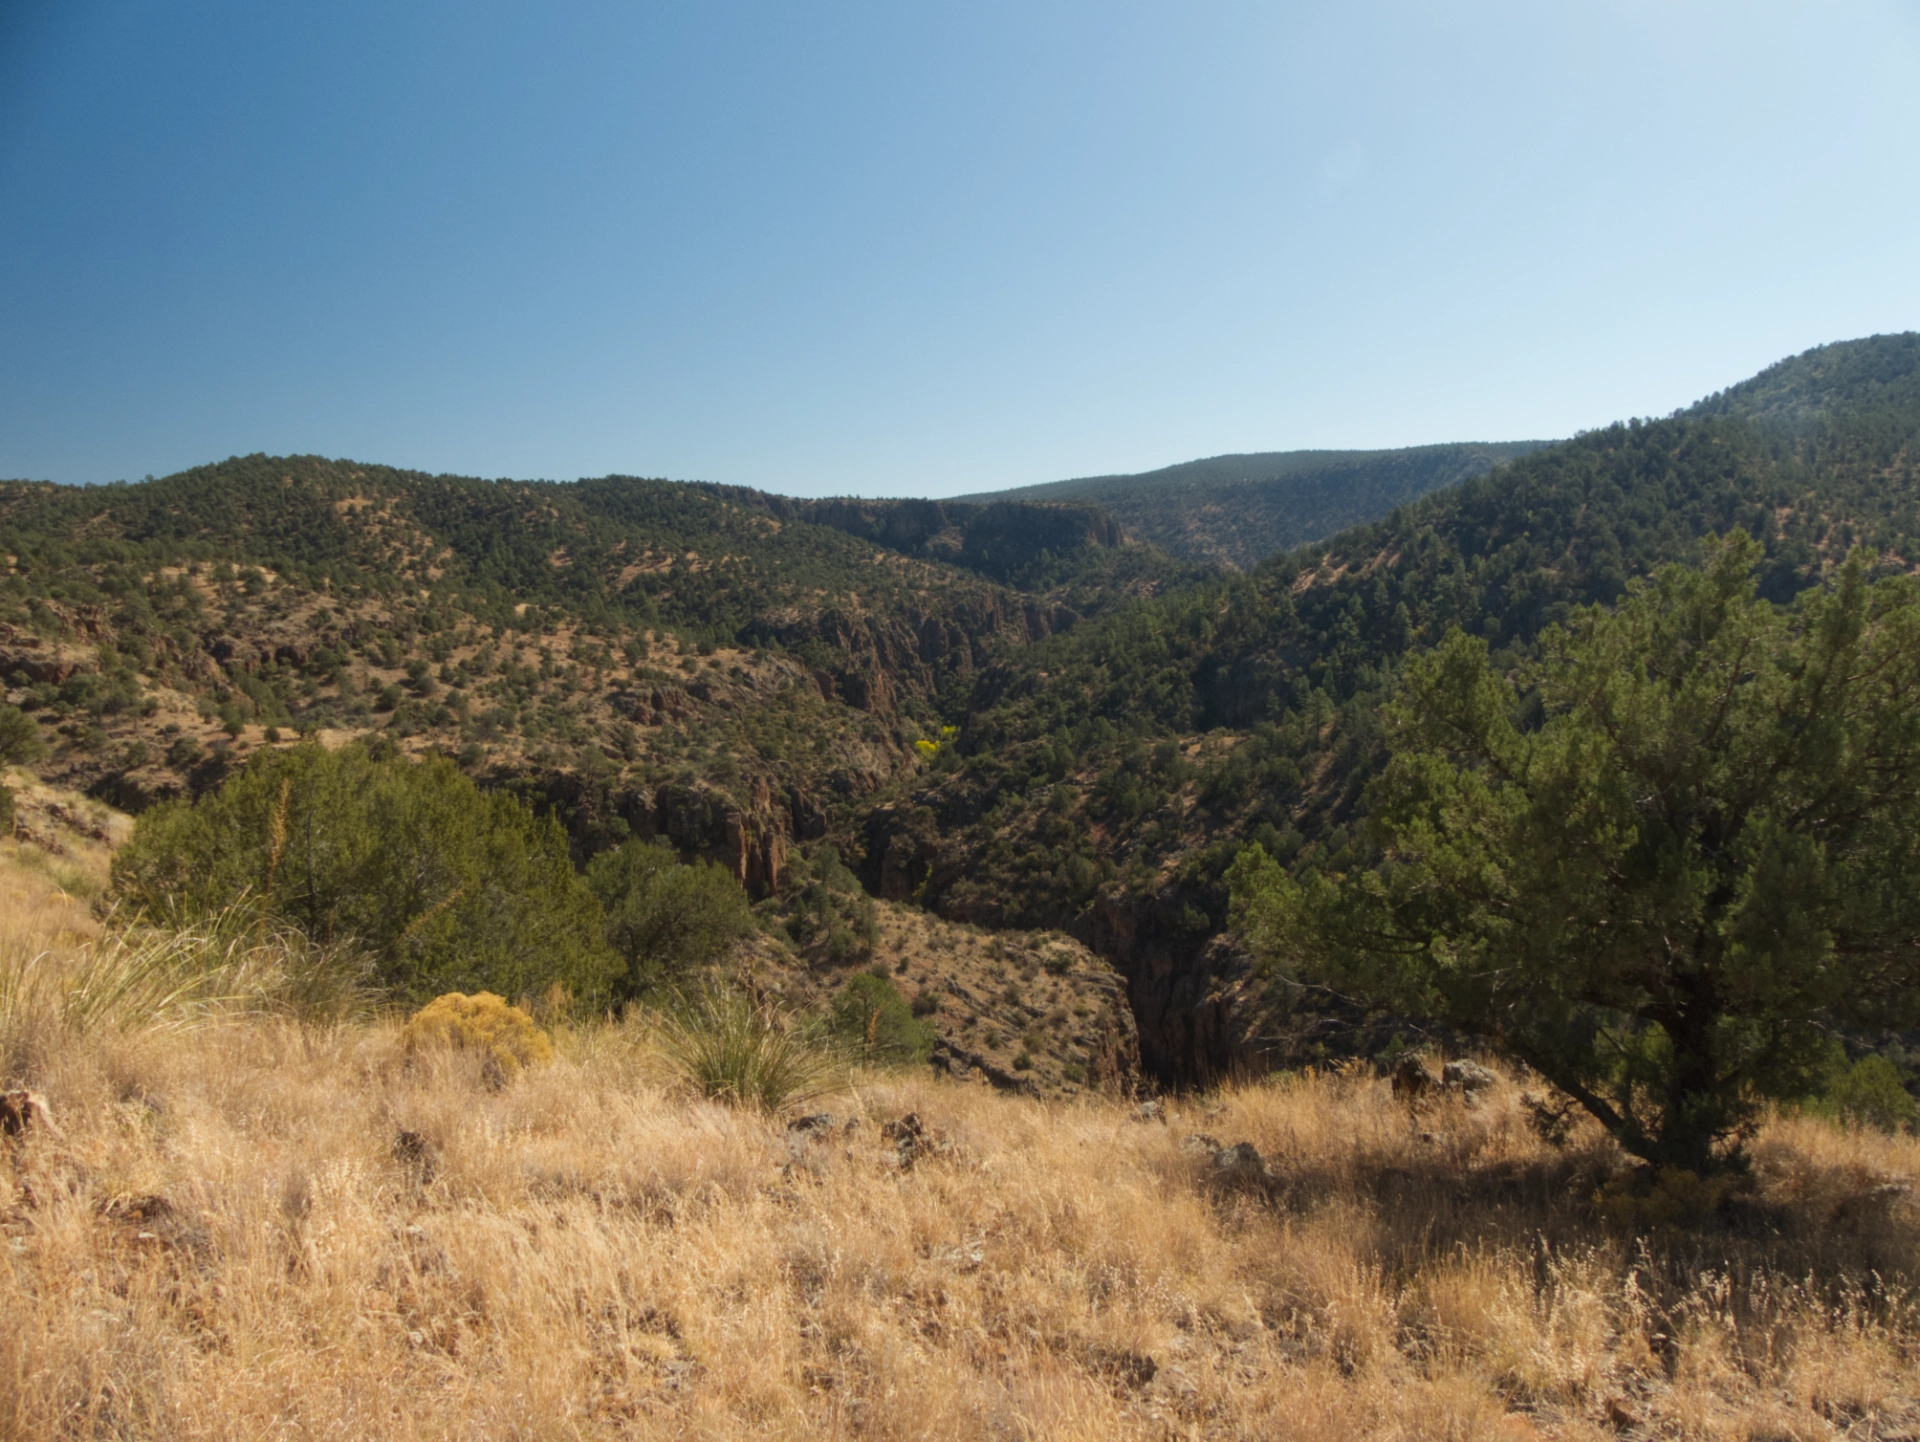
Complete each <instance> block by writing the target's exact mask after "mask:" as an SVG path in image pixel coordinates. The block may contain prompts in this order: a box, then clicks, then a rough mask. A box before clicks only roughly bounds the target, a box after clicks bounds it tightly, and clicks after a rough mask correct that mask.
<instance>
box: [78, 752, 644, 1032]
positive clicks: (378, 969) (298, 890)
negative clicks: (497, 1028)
mask: <svg viewBox="0 0 1920 1442" xmlns="http://www.w3.org/2000/svg"><path fill="white" fill-rule="evenodd" d="M113 881H114V885H115V887H116V888H117V889H118V890H119V891H120V893H121V894H122V895H123V896H125V897H126V898H127V899H128V900H129V901H130V902H131V903H132V904H133V905H135V906H136V907H138V908H140V909H142V910H144V911H146V912H147V913H149V914H152V915H161V916H172V917H175V918H177V919H179V918H184V919H189V920H190V919H192V918H194V917H199V916H204V915H208V914H211V913H217V912H220V911H222V910H225V909H228V908H231V907H234V906H237V905H249V906H253V907H256V908H263V909H264V910H266V911H267V912H268V913H270V914H271V915H272V916H274V917H276V918H280V919H282V920H283V921H284V922H286V923H289V924H291V925H293V926H295V927H297V928H299V929H300V930H301V931H303V932H305V933H306V935H308V936H310V937H312V938H313V939H314V940H315V941H317V942H320V943H322V944H325V945H333V944H336V943H339V942H342V941H347V940H352V941H355V942H357V943H358V944H359V945H360V946H361V947H363V948H364V949H365V951H366V952H367V953H368V954H369V956H370V957H371V959H372V962H373V966H374V980H375V981H376V982H377V983H378V984H379V985H381V986H383V987H385V988H387V989H388V990H390V991H392V992H394V993H397V994H399V995H401V996H405V997H410V998H415V999H419V1000H424V999H426V998H428V997H431V996H435V995H438V994H440V993H442V992H447V991H472V992H477V991H497V992H500V993H503V994H505V995H509V996H517V995H522V994H538V993H540V992H542V991H544V990H545V989H546V988H547V987H548V986H550V985H552V984H553V983H555V982H558V983H561V984H562V985H565V986H566V987H568V988H569V989H571V990H572V991H573V992H574V993H575V995H577V996H580V997H581V998H582V999H583V1000H588V1001H591V1000H593V999H596V998H598V997H603V996H604V995H605V994H606V992H607V989H608V984H609V982H610V981H611V979H612V974H613V972H614V970H615V968H616V965H617V963H616V961H615V959H614V957H613V956H612V954H611V953H610V952H609V951H608V949H607V946H606V942H605V941H604V940H603V939H602V937H601V935H600V907H599V903H598V901H596V900H595V898H594V895H593V893H592V891H590V890H589V889H588V887H587V886H586V884H585V883H584V882H583V881H581V879H580V878H579V877H578V876H577V875H576V874H575V873H574V870H573V866H572V863H571V861H570V860H569V858H568V854H567V841H566V835H565V833H564V832H562V831H561V829H560V825H559V823H558V822H557V821H555V820H554V819H553V818H551V817H547V818H540V817H536V816H535V815H534V814H533V813H532V811H531V810H529V809H528V807H527V806H526V805H525V804H524V803H523V802H521V801H519V800H517V799H515V798H513V797H511V796H506V795H501V794H497V793H492V794H490V793H486V792H482V791H480V790H479V789H478V788H477V787H475V786H474V784H473V783H472V782H471V781H469V780H468V779H467V778H466V777H465V776H463V775H462V774H461V773H460V770H459V768H458V767H456V766H455V765H454V764H453V763H452V762H451V761H448V760H446V759H444V758H439V757H435V758H430V759H428V760H426V761H423V762H420V763H417V764H416V763H413V762H409V761H407V760H406V759H405V758H403V757H398V756H394V755H391V754H386V755H381V754H378V753H377V752H376V751H375V750H374V749H373V748H370V747H368V746H366V745H354V746H348V747H344V748H342V749H341V750H339V751H335V752H329V751H326V750H324V749H322V748H321V746H320V745H319V744H318V743H317V742H312V741H308V742H303V743H301V744H300V745H298V746H294V747H292V748H289V749H287V750H282V751H271V752H263V753H261V754H260V755H257V756H256V757H254V759H253V761H252V762H251V763H250V764H249V765H248V766H247V767H246V769H245V770H243V771H241V772H239V773H238V774H236V775H234V776H232V777H230V778H229V779H228V780H227V781H226V782H225V784H223V785H222V786H221V787H220V788H219V789H218V790H217V791H214V792H211V793H209V794H208V795H206V796H203V797H202V798H200V800H199V801H198V802H197V803H188V802H184V801H179V802H168V803H164V804H162V805H160V806H156V807H154V808H152V809H151V810H149V811H147V812H145V813H144V814H143V815H142V816H141V817H140V820H139V822H138V824H137V825H136V827H135V829H134V834H133V838H132V840H130V841H129V842H128V843H127V844H126V845H125V846H124V847H122V848H121V850H120V853H119V855H118V856H117V857H115V859H114V864H113Z"/></svg>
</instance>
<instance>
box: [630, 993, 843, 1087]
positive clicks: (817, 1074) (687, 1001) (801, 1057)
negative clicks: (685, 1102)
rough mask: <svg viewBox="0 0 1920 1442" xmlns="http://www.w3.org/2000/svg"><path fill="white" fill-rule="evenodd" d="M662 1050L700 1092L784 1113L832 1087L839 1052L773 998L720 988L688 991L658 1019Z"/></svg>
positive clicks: (839, 1074) (838, 1076)
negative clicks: (767, 999)
mask: <svg viewBox="0 0 1920 1442" xmlns="http://www.w3.org/2000/svg"><path fill="white" fill-rule="evenodd" d="M657 1028H658V1030H657V1044H658V1046H659V1049H660V1053H661V1055H662V1056H664V1057H665V1058H666V1059H667V1061H668V1063H669V1064H670V1065H671V1066H672V1067H673V1069H674V1070H675V1071H676V1072H678V1073H679V1074H680V1076H681V1078H682V1079H683V1080H685V1081H686V1082H687V1083H688V1085H690V1086H691V1087H692V1088H693V1089H694V1090H695V1091H697V1092H698V1093H699V1094H700V1095H701V1096H704V1097H710V1098H712V1099H713V1100H715V1101H723V1102H727V1103H728V1104H730V1105H733V1106H743V1107H752V1108H755V1109H757V1110H759V1111H764V1112H777V1111H779V1110H780V1109H781V1108H782V1107H784V1106H787V1105H789V1104H791V1103H795V1102H802V1101H806V1100H807V1099H809V1098H811V1097H815V1096H818V1095H820V1094H821V1093H822V1092H826V1091H831V1090H832V1089H833V1088H834V1087H836V1086H838V1085H839V1084H840V1082H841V1080H842V1079H843V1077H844V1066H843V1064H842V1060H841V1057H840V1056H839V1054H838V1053H837V1051H836V1050H835V1049H834V1048H833V1047H832V1046H830V1045H826V1044H823V1042H822V1040H821V1039H820V1038H819V1037H817V1036H815V1035H813V1034H811V1033H809V1032H808V1031H807V1030H806V1029H805V1028H803V1027H801V1026H799V1025H797V1024H796V1023H795V1022H794V1020H793V1018H791V1017H789V1016H787V1015H786V1014H784V1013H783V1012H781V1011H780V1010H779V1009H778V1008H777V1007H774V1006H773V1005H771V1004H770V1003H763V1002H755V1001H754V1000H752V999H751V998H749V997H746V996H743V995H741V994H740V993H739V992H737V991H733V990H729V989H726V988H723V987H718V986H709V987H704V988H700V989H697V990H694V991H691V992H685V993H681V994H680V995H678V996H676V997H675V998H674V1001H673V1004H672V1006H671V1007H670V1008H669V1009H668V1010H667V1011H666V1012H665V1013H663V1014H662V1015H660V1016H659V1017H658V1018H657Z"/></svg>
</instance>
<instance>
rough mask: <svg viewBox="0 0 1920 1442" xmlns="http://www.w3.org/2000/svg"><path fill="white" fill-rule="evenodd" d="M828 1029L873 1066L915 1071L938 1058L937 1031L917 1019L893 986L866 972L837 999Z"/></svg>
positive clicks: (852, 978) (850, 980)
mask: <svg viewBox="0 0 1920 1442" xmlns="http://www.w3.org/2000/svg"><path fill="white" fill-rule="evenodd" d="M827 1029H828V1031H829V1032H830V1033H832V1035H833V1036H834V1037H835V1038H836V1039H837V1040H838V1041H839V1042H840V1043H841V1045H843V1046H845V1047H846V1048H847V1049H848V1050H849V1051H850V1052H851V1053H852V1054H853V1055H855V1056H857V1057H859V1058H860V1059H861V1060H862V1061H864V1062H867V1063H868V1064H869V1065H873V1066H916V1065H921V1064H924V1063H925V1062H926V1060H927V1058H928V1057H929V1056H930V1055H931V1054H932V1052H933V1043H934V1030H933V1028H932V1027H931V1026H929V1025H928V1024H927V1023H926V1022H924V1021H922V1020H920V1018H919V1017H917V1016H915V1015H914V1014H913V1011H912V1009H911V1008H909V1007H908V1006H907V1003H906V1001H905V1000H904V999H902V997H901V995H900V992H899V990H898V989H897V988H896V987H895V986H894V984H893V983H892V982H891V981H889V980H887V979H886V978H885V977H882V976H875V975H874V974H873V973H872V972H866V971H863V972H861V973H860V974H859V975H857V976H854V977H851V978H849V979H848V981H847V984H846V986H845V987H843V988H842V989H841V991H840V994H839V995H838V996H836V997H835V998H834V999H833V1008H832V1010H831V1011H830V1012H829V1014H828V1019H827Z"/></svg>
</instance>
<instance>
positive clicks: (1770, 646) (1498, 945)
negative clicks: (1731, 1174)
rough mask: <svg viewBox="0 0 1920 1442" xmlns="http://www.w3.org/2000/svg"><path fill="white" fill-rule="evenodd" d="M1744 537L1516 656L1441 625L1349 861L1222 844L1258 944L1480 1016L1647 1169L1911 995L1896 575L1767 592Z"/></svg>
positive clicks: (1393, 996) (1422, 1001) (1910, 681)
mask: <svg viewBox="0 0 1920 1442" xmlns="http://www.w3.org/2000/svg"><path fill="white" fill-rule="evenodd" d="M1760 559H1761V556H1760V549H1759V547H1758V546H1756V545H1755V544H1754V543H1753V542H1751V541H1749V540H1748V539H1747V538H1746V537H1745V536H1743V535H1739V534H1736V535H1735V536H1734V537H1733V538H1732V539H1730V540H1728V541H1726V542H1724V543H1722V544H1721V545H1720V546H1719V547H1718V548H1717V549H1716V550H1715V551H1714V552H1713V553H1712V554H1711V556H1710V558H1709V560H1708V563H1707V564H1706V565H1705V566H1704V568H1701V569H1692V568H1686V567H1680V566H1670V567H1667V568H1666V569H1664V570H1662V571H1660V572H1658V573H1657V574H1656V575H1655V576H1654V577H1653V578H1652V579H1651V580H1650V581H1648V582H1644V583H1641V582H1636V583H1634V584H1633V585H1632V586H1630V587H1629V588H1628V592H1627V596H1626V599H1625V600H1624V602H1623V603H1622V604H1621V605H1620V606H1619V608H1618V609H1617V610H1608V609H1605V608H1602V607H1597V606H1596V607H1593V608H1589V609H1586V610H1584V611H1582V612H1580V613H1578V614H1576V615H1575V616H1574V617H1573V618H1572V619H1571V620H1570V621H1569V622H1568V624H1566V625H1565V626H1562V627H1553V628H1549V630H1548V631H1547V632H1545V633H1544V634H1543V636H1542V638H1541V644H1540V647H1539V655H1538V659H1537V660H1536V661H1534V662H1532V663H1530V664H1528V665H1526V666H1524V667H1522V668H1520V669H1519V670H1518V671H1517V673H1515V674H1512V675H1502V674H1500V673H1499V672H1498V671H1496V669H1495V668H1494V667H1493V666H1492V665H1490V663H1489V658H1488V648H1487V644H1486V642H1485V641H1484V640H1483V639H1480V638H1477V637H1472V636H1469V635H1466V634H1464V633H1461V632H1454V633H1453V634H1451V635H1449V636H1448V637H1447V638H1446V639H1445V640H1444V641H1443V642H1442V644H1441V645H1440V646H1438V647H1437V648H1436V649H1435V650H1434V651H1432V652H1431V653H1429V654H1427V655H1425V656H1422V657H1420V658H1418V659H1416V660H1414V661H1413V662H1411V663H1410V664H1409V666H1408V668H1407V676H1406V681H1405V684H1404V686H1403V688H1402V690H1401V691H1400V693H1399V695H1398V697H1397V699H1396V700H1395V701H1394V703H1393V704H1392V705H1391V706H1390V707H1389V708H1388V712H1387V740H1388V747H1389V751H1390V760H1389V762H1388V764H1387V766H1386V768H1385V770H1384V772H1383V773H1382V775H1381V777H1380V779H1379V781H1378V782H1377V783H1376V786H1375V788H1374V792H1373V796H1372V798H1371V799H1372V812H1371V818H1370V822H1369V828H1370V829H1369V835H1370V837H1371V839H1372V841H1373V843H1374V845H1375V846H1376V847H1377V848H1378V852H1377V857H1376V859H1375V861H1374V862H1373V864H1371V865H1368V866H1365V867H1362V868H1358V869H1354V870H1351V871H1349V872H1347V873H1345V874H1340V873H1322V874H1319V875H1309V876H1306V877H1303V878H1292V877H1289V876H1288V875H1287V874H1286V873H1285V872H1284V871H1283V870H1282V868H1281V867H1280V866H1279V865H1278V864H1277V863H1275V862H1274V861H1273V860H1271V859H1270V858H1269V857H1267V856H1266V855H1265V854H1264V853H1263V852H1261V851H1260V850H1259V849H1258V848H1257V847H1256V848H1249V849H1248V850H1247V851H1246V852H1245V853H1243V854H1242V856H1241V858H1240V859H1239V860H1238V861H1237V862H1236V863H1235V865H1234V868H1233V871H1232V884H1233V894H1234V910H1235V915H1236V918H1237V919H1238V921H1239V923H1240V925H1241V926H1242V927H1243V929H1244V931H1245V933H1246V935H1247V936H1248V937H1249V939H1250V941H1251V942H1252V944H1253V945H1254V947H1255V948H1256V950H1257V951H1258V952H1259V953H1260V954H1262V955H1263V956H1264V957H1265V958H1266V959H1267V960H1268V961H1269V962H1270V963H1271V964H1272V965H1273V966H1275V967H1276V968H1278V969H1279V970H1281V971H1282V972H1283V973H1285V974H1287V975H1289V976H1292V977H1295V978H1298V979H1302V980H1311V981H1316V982H1320V983H1323V984H1328V985H1331V986H1334V987H1336V988H1338V989H1340V990H1342V991H1345V992H1347V993H1349V994H1351V995H1354V996H1357V997H1358V998H1360V999H1363V1000H1366V1001H1369V1002H1372V1003H1377V1004H1380V1005H1384V1006H1388V1007H1391V1008H1393V1009H1395V1010H1397V1011H1400V1012H1401V1013H1403V1014H1407V1015H1414V1016H1421V1017H1427V1018H1434V1019H1438V1020H1442V1021H1445V1022H1447V1023H1450V1024H1451V1025H1452V1026H1454V1027H1457V1028H1459V1029H1461V1030H1463V1031H1466V1032H1468V1033H1472V1034H1474V1035H1477V1036H1480V1037H1482V1038H1484V1039H1485V1040H1486V1041H1488V1042H1489V1043H1491V1044H1492V1045H1494V1046H1495V1047H1497V1048H1499V1049H1500V1050H1502V1051H1504V1052H1505V1053H1506V1054H1508V1055H1510V1056H1512V1057H1515V1058H1517V1059H1518V1060H1520V1061H1522V1062H1524V1063H1526V1064H1527V1065H1528V1066H1530V1067H1532V1068H1534V1069H1535V1070H1536V1071H1538V1072H1539V1073H1541V1074H1542V1075H1543V1076H1544V1077H1546V1078H1547V1079H1548V1080H1549V1081H1551V1082H1553V1083H1554V1084H1555V1085H1556V1086H1558V1087H1559V1088H1561V1089H1562V1090H1563V1091H1564V1092H1566V1093H1567V1094H1568V1095H1569V1096H1571V1097H1572V1098H1574V1099H1575V1100H1576V1101H1578V1102H1579V1103H1580V1105H1582V1106H1583V1107H1585V1109H1586V1110H1587V1111H1588V1112H1590V1113H1591V1114H1592V1115H1593V1116H1595V1117H1596V1118H1598V1119H1599V1120H1600V1121H1601V1122H1602V1123H1603V1124H1604V1125H1605V1126H1606V1127H1607V1128H1608V1129H1609V1130H1610V1131H1611V1132H1612V1133H1613V1134H1614V1135H1615V1136H1616V1137H1617V1138H1618V1139H1619V1140H1620V1142H1621V1144H1622V1145H1623V1146H1625V1147H1626V1148H1627V1149H1628V1150H1629V1151H1631V1152H1634V1153H1635V1154H1637V1155H1639V1156H1641V1157H1644V1158H1646V1159H1648V1160H1650V1161H1654V1162H1658V1163H1661V1164H1665V1165H1675V1166H1683V1167H1688V1168H1692V1169H1695V1170H1704V1169H1706V1168H1709V1167H1711V1166H1714V1165H1718V1164H1720V1163H1722V1162H1724V1161H1726V1160H1727V1159H1728V1158H1729V1157H1730V1156H1732V1155H1734V1154H1735V1152H1737V1140H1738V1136H1739V1134H1740V1132H1741V1130H1742V1129H1743V1128H1744V1127H1745V1126H1746V1125H1747V1124H1748V1123H1749V1122H1750V1121H1751V1120H1752V1119H1753V1118H1754V1116H1755V1115H1756V1112H1757V1110H1758V1107H1759V1106H1760V1105H1761V1103H1762V1102H1763V1101H1764V1100H1765V1099H1767V1098H1778V1097H1791V1096H1797V1095H1805V1094H1806V1093H1808V1092H1809V1091H1811V1090H1812V1089H1813V1087H1814V1085H1815V1084H1816V1080H1817V1078H1818V1077H1819V1075H1820V1073H1821V1071H1822V1069H1823V1068H1824V1066H1825V1065H1826V1059H1827V1058H1828V1057H1829V1056H1830V1054H1831V1036H1832V1030H1833V1028H1835V1027H1843V1026H1847V1025H1857V1026H1882V1025H1889V1024H1897V1023H1898V1022H1899V1021H1901V1020H1902V1019H1903V1018H1905V1017H1906V1016H1907V1015H1909V1014H1911V1013H1913V1012H1914V1011H1915V1009H1916V1001H1917V1000H1920V992H1917V991H1916V985H1917V984H1920V588H1917V587H1916V585H1915V583H1914V582H1913V581H1912V580H1911V579H1910V578H1908V577H1906V576H1894V577H1890V578H1887V579H1883V580H1880V581H1877V582H1874V581H1871V580H1870V579H1869V567H1868V563H1867V561H1866V560H1865V559H1863V558H1862V557H1861V556H1860V555H1858V554H1856V555H1855V556H1854V557H1853V558H1852V559H1851V560H1849V561H1848V563H1847V564H1846V565H1845V566H1844V567H1843V568H1842V569H1841V570H1840V571H1839V572H1838V573H1837V575H1836V577H1835V579H1834V581H1833V582H1832V584H1831V585H1828V586H1824V587H1821V588H1818V589H1816V590H1812V591H1808V592H1805V593H1803V594H1802V595H1801V596H1800V597H1799V598H1798V599H1797V601H1796V602H1795V604H1794V605H1792V606H1791V607H1776V606H1774V605H1772V604H1770V603H1768V602H1766V601H1764V600H1762V599H1760V598H1759V597H1758V596H1757V595H1756V593H1755V578H1754V572H1755V569H1756V567H1757V566H1758V564H1759V562H1760ZM1729 1138H1731V1139H1733V1140H1734V1141H1735V1143H1736V1148H1735V1151H1733V1152H1730V1151H1729V1150H1728V1149H1726V1148H1725V1146H1724V1145H1723V1144H1724V1143H1725V1142H1726V1141H1727V1140H1728V1139H1729Z"/></svg>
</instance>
